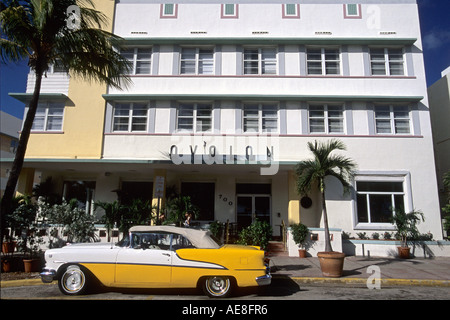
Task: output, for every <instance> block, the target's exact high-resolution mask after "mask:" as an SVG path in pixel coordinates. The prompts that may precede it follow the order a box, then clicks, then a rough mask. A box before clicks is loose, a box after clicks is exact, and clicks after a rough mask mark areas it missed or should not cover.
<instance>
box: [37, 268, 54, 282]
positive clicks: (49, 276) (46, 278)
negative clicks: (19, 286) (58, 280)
mask: <svg viewBox="0 0 450 320" xmlns="http://www.w3.org/2000/svg"><path fill="white" fill-rule="evenodd" d="M39 275H40V276H41V280H42V282H43V283H51V282H52V281H53V280H55V277H56V271H55V270H49V269H44V270H42V272H41V273H40V274H39Z"/></svg>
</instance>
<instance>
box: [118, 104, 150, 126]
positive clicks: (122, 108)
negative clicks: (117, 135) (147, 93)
mask: <svg viewBox="0 0 450 320" xmlns="http://www.w3.org/2000/svg"><path fill="white" fill-rule="evenodd" d="M113 118H114V119H113V131H114V132H146V131H147V122H148V121H147V119H148V104H147V103H138V102H130V103H116V104H115V105H114V116H113Z"/></svg>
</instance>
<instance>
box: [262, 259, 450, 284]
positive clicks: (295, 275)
mask: <svg viewBox="0 0 450 320" xmlns="http://www.w3.org/2000/svg"><path fill="white" fill-rule="evenodd" d="M270 259H271V260H270V267H271V272H272V275H273V276H274V277H278V276H287V277H289V278H291V279H292V280H294V281H296V282H299V283H318V284H320V283H325V284H326V283H330V284H331V283H335V284H362V285H366V283H367V279H368V278H369V277H371V279H373V278H375V276H376V274H375V273H374V271H371V270H373V269H372V268H371V270H368V268H369V267H370V266H375V267H379V269H378V270H379V271H380V273H381V285H392V286H394V285H397V286H402V285H403V286H444V287H450V258H447V257H445V258H444V257H436V258H433V259H423V258H415V259H405V260H403V259H395V258H383V257H371V258H367V257H355V256H349V257H346V258H345V262H344V272H343V275H342V277H340V278H326V277H324V276H323V275H322V272H321V270H320V263H319V259H318V258H316V257H310V258H303V259H301V258H297V257H286V256H273V257H270ZM375 269H376V268H375Z"/></svg>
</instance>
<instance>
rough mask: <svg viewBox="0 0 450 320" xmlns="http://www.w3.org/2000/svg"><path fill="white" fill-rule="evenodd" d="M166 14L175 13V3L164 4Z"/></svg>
mask: <svg viewBox="0 0 450 320" xmlns="http://www.w3.org/2000/svg"><path fill="white" fill-rule="evenodd" d="M164 14H165V15H174V4H173V3H166V4H165V5H164Z"/></svg>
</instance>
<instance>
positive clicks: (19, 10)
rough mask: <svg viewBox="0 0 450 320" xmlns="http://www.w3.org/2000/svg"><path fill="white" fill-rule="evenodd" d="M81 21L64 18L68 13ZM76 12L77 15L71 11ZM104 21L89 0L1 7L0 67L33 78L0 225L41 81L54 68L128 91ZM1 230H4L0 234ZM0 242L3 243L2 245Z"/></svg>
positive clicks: (11, 1) (27, 1)
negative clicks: (24, 63)
mask: <svg viewBox="0 0 450 320" xmlns="http://www.w3.org/2000/svg"><path fill="white" fill-rule="evenodd" d="M70 6H72V7H71V8H75V9H77V10H78V9H79V13H80V15H70V16H69V15H68V14H67V12H68V9H69V7H70ZM75 12H76V11H75ZM106 22H107V17H106V16H105V15H104V14H103V13H101V12H100V11H97V10H95V8H94V3H93V1H92V0H58V1H56V0H54V1H52V0H6V1H2V2H1V3H0V27H1V38H0V55H1V62H2V63H7V62H17V61H21V60H25V59H27V60H28V65H29V66H30V68H31V69H32V70H33V71H34V72H35V74H36V84H35V87H34V92H33V95H32V97H31V100H30V103H29V105H28V113H27V115H26V118H25V121H24V124H23V128H22V132H21V135H20V140H19V145H18V148H17V151H16V155H15V159H14V162H13V165H12V169H11V172H10V175H9V178H8V182H7V185H6V188H5V192H4V195H3V198H2V202H1V216H2V220H3V217H4V216H5V215H6V213H7V212H8V211H9V208H10V206H11V200H12V197H13V194H14V190H15V187H16V184H17V180H18V178H19V175H20V172H21V170H22V166H23V162H24V157H25V152H26V148H27V144H28V139H29V136H30V131H31V127H32V125H33V121H34V117H35V114H36V110H37V106H38V101H39V94H40V89H41V82H42V77H43V75H45V73H46V71H47V70H48V69H49V66H51V65H55V64H58V65H59V66H61V67H63V68H64V69H65V70H68V71H69V72H70V74H71V76H78V77H81V78H82V79H86V80H89V81H98V82H100V83H105V84H107V85H109V86H113V87H115V88H120V87H121V85H124V86H127V85H128V84H129V83H130V79H129V77H127V76H123V75H124V74H128V71H129V69H130V65H129V63H128V62H127V60H125V59H124V58H122V56H121V55H120V54H119V53H118V52H117V51H116V50H114V46H117V45H118V43H119V40H120V39H121V38H120V37H117V36H115V35H113V34H112V33H109V32H107V31H105V30H102V29H101V28H102V25H104V24H105V23H106ZM0 229H3V228H0ZM1 241H3V239H1Z"/></svg>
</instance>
